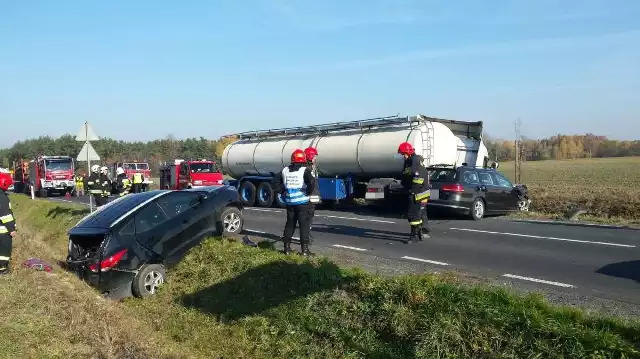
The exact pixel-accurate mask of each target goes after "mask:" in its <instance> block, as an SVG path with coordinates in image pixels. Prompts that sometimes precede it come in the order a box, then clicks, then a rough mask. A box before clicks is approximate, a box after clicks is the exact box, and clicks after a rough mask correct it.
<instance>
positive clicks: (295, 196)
mask: <svg viewBox="0 0 640 359" xmlns="http://www.w3.org/2000/svg"><path fill="white" fill-rule="evenodd" d="M305 171H306V167H300V169H298V170H297V171H294V172H291V171H289V167H285V168H284V169H283V170H282V179H283V182H284V188H285V194H284V198H283V201H284V203H285V204H286V205H288V206H296V205H300V204H305V203H309V196H307V194H306V189H307V186H306V185H305V184H304V172H305Z"/></svg>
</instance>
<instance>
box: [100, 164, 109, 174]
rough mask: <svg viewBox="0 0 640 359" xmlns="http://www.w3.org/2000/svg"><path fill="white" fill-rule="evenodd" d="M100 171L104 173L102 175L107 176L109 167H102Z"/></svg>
mask: <svg viewBox="0 0 640 359" xmlns="http://www.w3.org/2000/svg"><path fill="white" fill-rule="evenodd" d="M100 170H101V171H102V173H104V174H107V172H109V167H107V166H102V167H101V168H100Z"/></svg>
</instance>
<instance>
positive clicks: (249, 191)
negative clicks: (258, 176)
mask: <svg viewBox="0 0 640 359" xmlns="http://www.w3.org/2000/svg"><path fill="white" fill-rule="evenodd" d="M238 192H239V193H240V201H241V202H242V204H243V205H245V206H247V207H251V206H253V205H254V203H256V186H255V185H254V184H253V183H251V182H249V181H244V182H242V184H241V185H240V188H239V189H238Z"/></svg>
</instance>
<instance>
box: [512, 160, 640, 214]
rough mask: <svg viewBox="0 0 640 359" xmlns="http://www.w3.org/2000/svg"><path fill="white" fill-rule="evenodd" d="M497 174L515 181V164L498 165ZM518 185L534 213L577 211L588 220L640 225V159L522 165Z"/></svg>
mask: <svg viewBox="0 0 640 359" xmlns="http://www.w3.org/2000/svg"><path fill="white" fill-rule="evenodd" d="M500 170H501V171H502V172H503V173H505V175H507V176H508V177H509V178H510V179H511V180H513V179H514V162H505V163H501V164H500ZM521 182H522V183H524V184H526V185H527V187H528V188H529V190H530V193H531V198H532V201H533V202H532V208H531V209H532V210H533V211H536V212H541V213H545V214H554V215H558V214H563V213H565V212H566V211H567V210H568V209H570V208H573V207H580V208H583V209H585V210H586V211H587V213H586V215H587V216H592V217H599V218H605V219H618V220H626V221H629V220H631V221H640V157H619V158H596V159H579V160H566V161H531V162H524V163H523V164H522V175H521Z"/></svg>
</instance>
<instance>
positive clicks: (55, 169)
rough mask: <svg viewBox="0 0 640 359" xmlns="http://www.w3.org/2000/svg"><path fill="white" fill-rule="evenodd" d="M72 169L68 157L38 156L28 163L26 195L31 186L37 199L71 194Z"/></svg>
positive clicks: (73, 185) (72, 186)
mask: <svg viewBox="0 0 640 359" xmlns="http://www.w3.org/2000/svg"><path fill="white" fill-rule="evenodd" d="M74 169H75V166H74V162H73V158H71V157H69V156H38V157H37V158H36V159H34V160H31V161H30V162H29V179H28V182H27V183H26V185H27V193H28V192H30V191H31V186H33V190H34V192H35V194H36V195H38V196H39V197H48V196H51V195H52V194H54V193H57V194H62V195H64V194H67V193H71V192H73V190H74V188H75V185H76V184H75V181H74Z"/></svg>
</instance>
